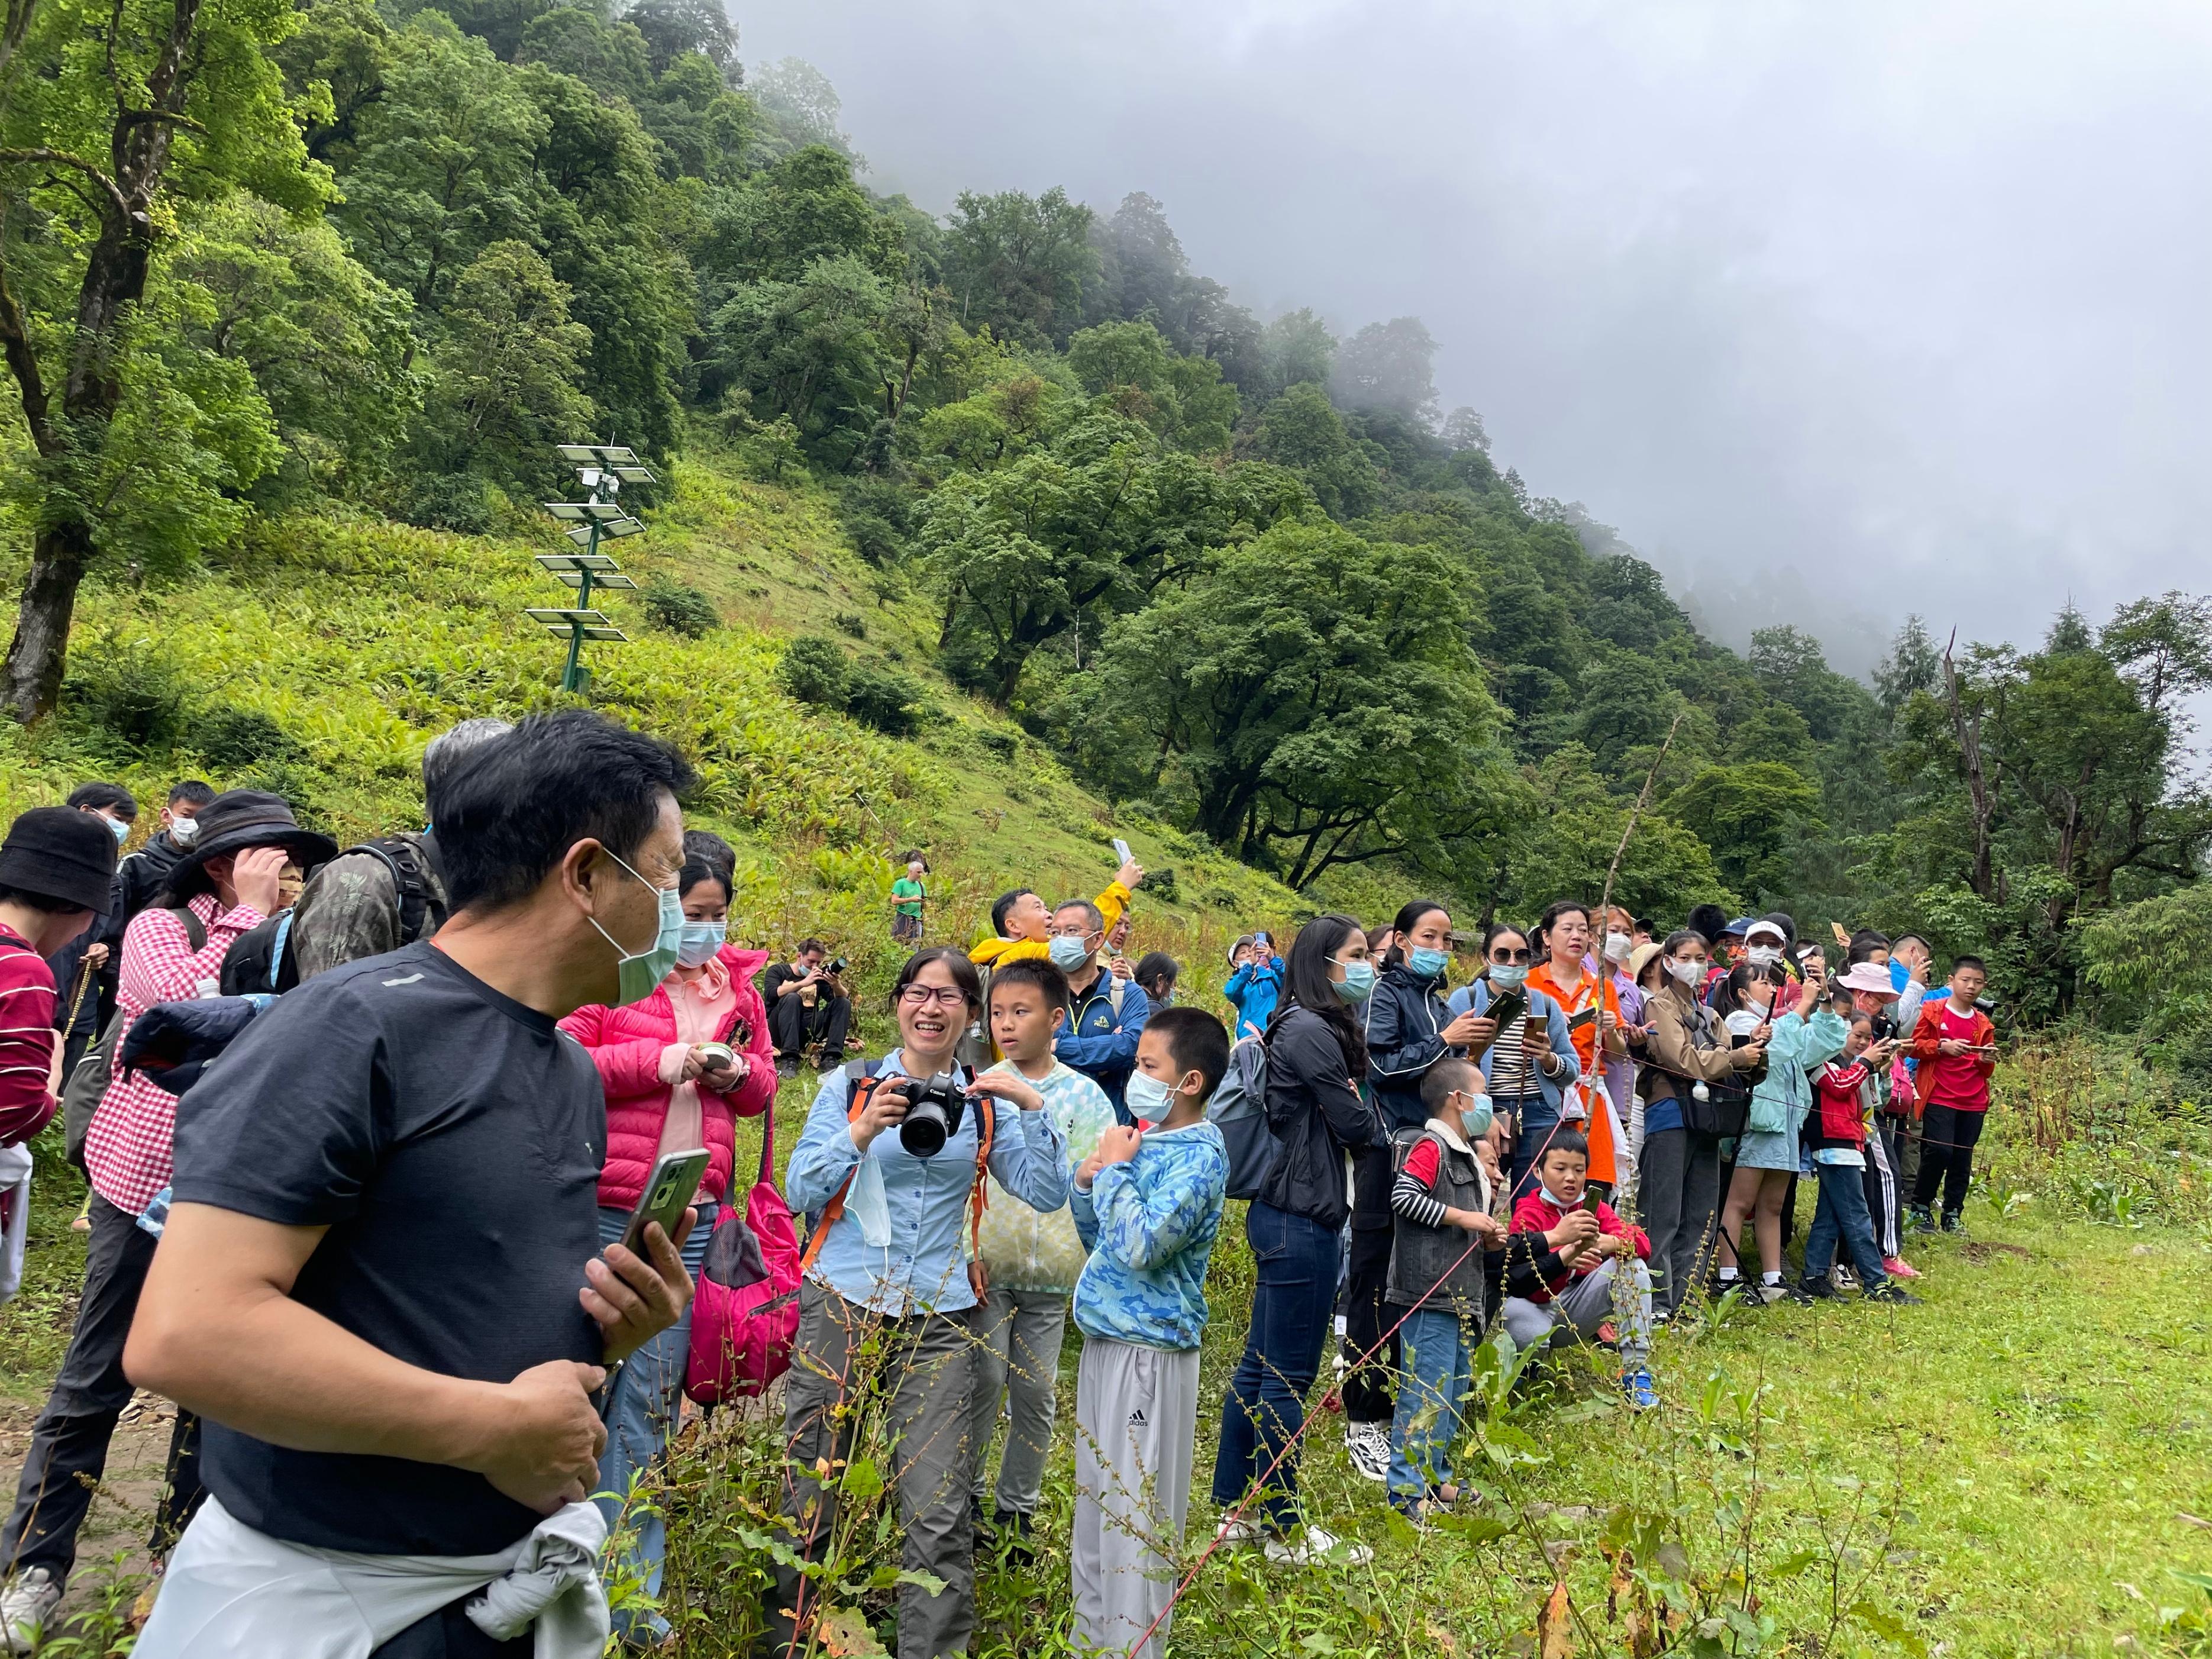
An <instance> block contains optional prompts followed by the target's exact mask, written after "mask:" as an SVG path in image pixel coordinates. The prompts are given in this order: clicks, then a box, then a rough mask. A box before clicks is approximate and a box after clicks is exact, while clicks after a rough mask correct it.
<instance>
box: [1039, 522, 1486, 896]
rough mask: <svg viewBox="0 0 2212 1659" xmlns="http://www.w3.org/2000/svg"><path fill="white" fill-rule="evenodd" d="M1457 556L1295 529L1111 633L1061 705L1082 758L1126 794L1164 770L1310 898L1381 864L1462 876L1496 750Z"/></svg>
mask: <svg viewBox="0 0 2212 1659" xmlns="http://www.w3.org/2000/svg"><path fill="white" fill-rule="evenodd" d="M1466 608H1467V606H1466V599H1465V597H1464V594H1463V592H1462V589H1461V587H1460V586H1459V583H1458V580H1457V574H1456V572H1455V568H1454V566H1453V564H1452V562H1451V561H1450V560H1449V558H1448V557H1446V556H1444V555H1443V554H1442V553H1440V552H1438V551H1437V550H1435V549H1433V548H1425V547H1409V546H1404V545H1401V544H1373V543H1369V542H1365V541H1363V540H1361V539H1360V538H1358V537H1356V536H1354V535H1352V534H1351V533H1350V532H1347V531H1345V530H1342V529H1340V528H1339V527H1337V526H1331V525H1327V524H1313V523H1299V522H1295V521H1292V522H1285V523H1282V524H1279V525H1277V526H1274V527H1273V529H1271V530H1270V531H1268V532H1267V533H1266V534H1264V535H1262V536H1261V537H1259V538H1256V539H1255V540H1254V541H1252V542H1250V543H1249V544H1245V545H1243V546H1240V547H1237V548H1233V549H1231V550H1228V551H1226V552H1225V553H1222V554H1221V555H1219V556H1217V557H1215V558H1212V559H1209V560H1207V561H1206V563H1205V565H1204V567H1203V568H1201V569H1200V570H1199V571H1198V572H1197V573H1195V574H1194V575H1193V576H1192V577H1191V578H1190V579H1189V580H1187V581H1184V582H1182V583H1180V584H1177V585H1176V586H1173V587H1171V588H1167V589H1164V590H1163V591H1162V592H1161V594H1160V596H1159V598H1158V599H1157V600H1156V601H1155V602H1154V603H1153V604H1152V605H1150V606H1148V607H1147V608H1146V609H1145V610H1144V611H1139V612H1138V613H1137V614H1135V615H1133V616H1128V617H1123V618H1122V619H1121V620H1120V621H1118V622H1116V623H1115V624H1114V626H1113V627H1112V629H1110V630H1109V633H1108V635H1107V638H1106V641H1105V645H1104V647H1103V650H1102V651H1101V653H1100V655H1099V659H1098V664H1097V669H1096V671H1095V672H1093V673H1091V674H1090V675H1087V676H1085V677H1082V678H1079V679H1078V680H1077V681H1076V682H1074V683H1073V684H1071V685H1070V686H1069V688H1068V690H1067V695H1066V699H1065V700H1064V705H1063V706H1064V708H1066V710H1067V714H1066V719H1067V720H1068V722H1069V725H1070V728H1071V730H1072V731H1073V733H1074V734H1075V742H1076V744H1077V746H1078V750H1079V753H1080V754H1081V755H1082V756H1084V757H1085V760H1086V762H1087V763H1089V764H1090V765H1091V767H1092V768H1094V769H1096V770H1097V772H1098V773H1099V774H1101V775H1104V776H1107V777H1109V778H1110V779H1113V780H1115V781H1117V782H1119V784H1120V785H1121V787H1123V788H1125V789H1129V790H1132V791H1133V790H1135V789H1138V788H1141V787H1144V785H1145V784H1146V781H1148V778H1149V775H1150V774H1151V773H1152V771H1154V770H1156V769H1158V766H1159V765H1160V764H1161V763H1162V762H1163V761H1164V762H1166V763H1168V764H1169V765H1170V766H1171V767H1173V768H1174V769H1176V770H1177V771H1179V772H1180V773H1181V774H1182V775H1184V776H1185V777H1187V778H1188V781H1189V787H1190V790H1191V793H1192V796H1193V799H1194V807H1193V811H1192V818H1193V822H1194V825H1195V827H1196V828H1198V829H1200V830H1202V831H1203V832H1204V833H1205V834H1206V835H1207V836H1211V837H1212V839H1214V840H1215V841H1217V842H1220V843H1221V844H1222V845H1224V846H1226V847H1230V848H1235V849H1237V851H1239V852H1241V853H1243V854H1245V855H1246V856H1248V857H1260V858H1264V859H1266V860H1267V861H1269V862H1272V863H1274V864H1276V865H1277V866H1279V868H1280V869H1281V871H1282V872H1283V877H1284V879H1285V881H1287V882H1288V883H1290V884H1291V885H1292V886H1294V887H1304V886H1305V885H1307V884H1310V883H1311V882H1312V881H1313V880H1314V879H1315V878H1317V877H1319V876H1320V875H1322V874H1323V873H1324V872H1327V871H1328V870H1330V869H1333V868H1335V867H1338V866H1344V865H1352V864H1362V863H1368V862H1371V861H1373V860H1378V859H1385V858H1395V859H1401V860H1408V861H1411V862H1413V863H1415V864H1419V865H1421V866H1426V867H1429V868H1431V869H1437V868H1443V867H1449V866H1451V865H1452V864H1453V862H1454V860H1455V856H1457V854H1459V853H1460V851H1461V850H1462V848H1463V847H1464V844H1465V843H1467V842H1470V841H1473V840H1475V839H1477V838H1479V837H1480V836H1484V835H1486V834H1494V833H1495V830H1496V826H1495V825H1494V823H1492V822H1491V821H1490V818H1489V817H1488V814H1487V813H1486V811H1485V804H1484V801H1483V799H1481V792H1480V780H1481V779H1482V778H1483V776H1484V775H1485V774H1486V772H1488V771H1490V770H1491V769H1492V767H1493V766H1494V764H1495V763H1496V761H1497V759H1498V757H1497V754H1496V750H1495V736H1496V732H1497V728H1498V711H1497V708H1496V707H1495V705H1493V704H1492V702H1491V701H1490V699H1489V697H1488V696H1486V694H1485V693H1484V692H1483V690H1481V681H1480V675H1479V674H1478V673H1477V671H1476V665H1475V662H1474V656H1473V653H1471V652H1470V651H1469V650H1468V645H1467V637H1466Z"/></svg>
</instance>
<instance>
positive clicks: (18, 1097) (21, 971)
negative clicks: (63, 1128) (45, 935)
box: [0, 928, 59, 1146]
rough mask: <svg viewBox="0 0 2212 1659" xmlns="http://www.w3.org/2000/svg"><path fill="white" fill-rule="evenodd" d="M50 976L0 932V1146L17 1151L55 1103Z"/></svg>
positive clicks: (49, 1115) (20, 945)
mask: <svg viewBox="0 0 2212 1659" xmlns="http://www.w3.org/2000/svg"><path fill="white" fill-rule="evenodd" d="M54 1002H55V997H54V975H53V970H52V969H50V968H48V967H47V966H46V963H44V962H42V961H40V959H39V953H38V952H37V951H33V949H32V948H31V947H30V946H29V945H27V944H25V943H24V942H23V941H22V940H21V939H18V938H16V937H15V934H13V933H9V931H8V930H7V929H5V928H0V1016H4V1018H0V1146H21V1145H22V1144H23V1143H24V1142H25V1141H27V1140H28V1139H30V1138H31V1137H32V1136H33V1135H34V1134H36V1133H39V1131H40V1130H41V1129H43V1128H45V1127H46V1122H47V1120H48V1119H50V1118H52V1116H53V1115H54V1109H55V1108H56V1107H57V1106H58V1104H59V1102H58V1101H57V1100H55V1098H54V1097H53V1095H52V1093H51V1092H50V1091H48V1090H47V1088H46V1083H47V1080H48V1079H49V1078H50V1077H51V1076H52V1072H53V1065H54V1042H55V1032H54Z"/></svg>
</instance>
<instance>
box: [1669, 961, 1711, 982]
mask: <svg viewBox="0 0 2212 1659" xmlns="http://www.w3.org/2000/svg"><path fill="white" fill-rule="evenodd" d="M1667 971H1668V973H1670V974H1672V975H1674V977H1675V979H1676V980H1678V981H1680V982H1681V983H1682V984H1684V985H1692V986H1694V985H1696V984H1697V983H1698V982H1699V981H1701V980H1703V979H1704V978H1705V963H1702V962H1673V961H1669V962H1668V964H1667Z"/></svg>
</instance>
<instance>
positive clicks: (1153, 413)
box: [1067, 322, 1237, 450]
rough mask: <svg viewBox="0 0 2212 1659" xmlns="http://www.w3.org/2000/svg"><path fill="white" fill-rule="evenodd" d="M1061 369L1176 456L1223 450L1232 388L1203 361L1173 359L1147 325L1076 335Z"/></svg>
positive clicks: (1233, 413) (1233, 412)
mask: <svg viewBox="0 0 2212 1659" xmlns="http://www.w3.org/2000/svg"><path fill="white" fill-rule="evenodd" d="M1067 365H1068V367H1069V368H1072V369H1073V370H1074V371H1075V375H1076V378H1077V379H1078V380H1080V381H1082V383H1083V389H1084V390H1085V391H1086V392H1091V393H1093V394H1094V395H1108V396H1110V397H1113V398H1115V401H1116V404H1117V406H1119V407H1120V408H1121V412H1122V413H1124V414H1126V415H1128V416H1131V417H1132V418H1133V419H1136V420H1140V421H1143V422H1145V423H1146V425H1147V426H1149V427H1151V428H1152V430H1153V431H1155V432H1157V433H1158V434H1159V435H1160V436H1161V437H1162V438H1164V439H1165V440H1166V441H1168V442H1170V443H1171V444H1173V445H1175V446H1176V447H1177V448H1180V449H1192V450H1220V449H1226V448H1228V447H1229V430H1230V428H1231V426H1232V425H1233V424H1234V423H1235V422H1236V419H1237V388H1236V387H1235V386H1230V385H1227V384H1226V383H1225V382H1224V381H1223V380H1222V378H1221V369H1220V366H1219V365H1218V364H1217V363H1215V362H1212V361H1211V360H1210V359H1208V358H1205V357H1186V356H1177V355H1176V352H1175V351H1174V350H1173V349H1171V348H1170V346H1169V344H1168V342H1167V339H1166V337H1164V335H1162V334H1161V332H1160V331H1159V330H1158V329H1157V328H1155V327H1153V326H1152V324H1151V323H1149V322H1136V323H1102V324H1100V325H1098V326H1097V327H1096V328H1086V329H1082V330H1079V331H1077V332H1076V333H1075V334H1073V335H1071V336H1070V337H1069V338H1068V342H1067Z"/></svg>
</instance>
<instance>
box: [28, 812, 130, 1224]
mask: <svg viewBox="0 0 2212 1659" xmlns="http://www.w3.org/2000/svg"><path fill="white" fill-rule="evenodd" d="M114 879H115V837H114V836H112V834H111V833H109V831H108V829H107V826H106V823H105V822H104V821H103V820H101V819H100V818H99V817H94V815H92V814H90V813H88V812H82V811H76V810H74V809H72V808H70V807H67V806H34V807H33V808H32V809H31V810H30V811H27V812H26V813H24V814H23V815H22V816H21V817H19V818H17V819H16V820H15V823H12V824H10V825H9V827H8V836H7V839H6V841H4V842H0V1012H4V1014H5V1016H6V1017H5V1018H0V1148H12V1147H16V1146H21V1144H22V1143H23V1142H25V1141H27V1140H28V1139H30V1138H31V1137H32V1136H33V1135H34V1134H36V1133H39V1131H40V1130H41V1129H43V1128H45V1127H46V1122H47V1120H49V1119H50V1118H52V1116H53V1115H54V1109H55V1106H56V1104H57V1102H56V1101H55V1098H54V1048H55V1045H56V1043H57V1042H58V1041H59V1036H60V1034H59V1033H58V1032H57V1031H56V1030H54V1029H53V1024H54V1004H55V1000H56V990H55V985H54V975H53V970H52V969H51V968H49V967H48V966H47V965H46V960H45V958H46V957H51V956H52V955H54V954H55V953H56V952H57V951H60V950H61V948H62V947H63V946H64V945H67V944H69V943H70V940H72V939H76V938H78V937H79V936H81V935H82V933H84V931H85V929H86V928H88V927H91V926H92V924H93V923H94V922H95V921H98V920H99V919H100V917H101V916H102V915H105V914H106V910H107V903H108V891H109V889H110V888H111V887H112V885H113V883H114ZM0 1184H5V1183H4V1182H0Z"/></svg>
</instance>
